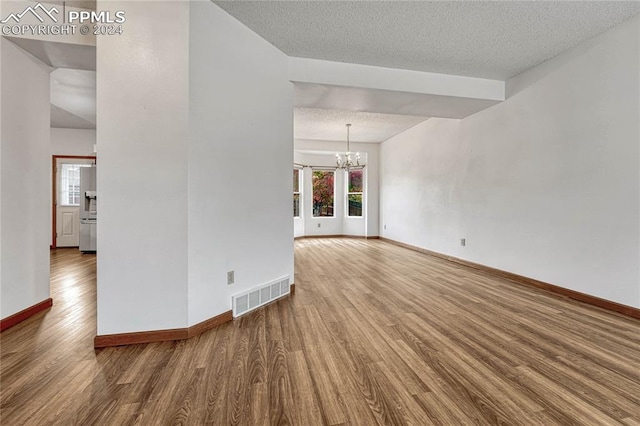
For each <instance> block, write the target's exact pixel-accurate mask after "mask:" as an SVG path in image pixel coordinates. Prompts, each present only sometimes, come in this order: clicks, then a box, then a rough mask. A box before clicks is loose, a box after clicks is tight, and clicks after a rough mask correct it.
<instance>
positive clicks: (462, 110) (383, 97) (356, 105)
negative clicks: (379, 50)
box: [294, 83, 499, 118]
mask: <svg viewBox="0 0 640 426" xmlns="http://www.w3.org/2000/svg"><path fill="white" fill-rule="evenodd" d="M294 101H295V105H296V107H302V108H322V109H332V110H344V111H360V112H375V113H382V114H399V115H413V116H418V117H441V118H464V117H467V116H469V115H471V114H474V113H476V112H478V111H481V110H483V109H485V108H488V107H490V106H492V105H495V104H497V103H499V101H493V100H488V99H472V98H460V97H455V96H438V95H428V94H424V93H409V92H399V91H392V90H381V89H369V88H362V87H345V86H334V85H328V84H315V83H295V84H294Z"/></svg>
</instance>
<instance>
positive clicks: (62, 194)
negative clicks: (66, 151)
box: [58, 162, 91, 207]
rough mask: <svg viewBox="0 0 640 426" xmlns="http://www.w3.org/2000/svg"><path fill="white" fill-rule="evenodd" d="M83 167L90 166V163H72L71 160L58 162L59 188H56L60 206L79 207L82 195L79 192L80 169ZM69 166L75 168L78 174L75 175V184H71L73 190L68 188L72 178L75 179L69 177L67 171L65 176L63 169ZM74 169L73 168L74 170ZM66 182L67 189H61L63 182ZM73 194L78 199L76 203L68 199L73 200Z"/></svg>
mask: <svg viewBox="0 0 640 426" xmlns="http://www.w3.org/2000/svg"><path fill="white" fill-rule="evenodd" d="M83 167H91V164H84V163H73V162H69V163H66V162H65V163H60V169H61V170H60V188H59V189H58V197H59V198H60V200H59V203H60V206H61V207H79V206H80V202H81V201H82V195H81V194H80V169H82V168H83ZM71 168H75V169H76V170H77V172H78V176H77V185H73V187H74V188H73V190H70V189H69V188H70V187H71V183H72V181H73V180H76V179H69V173H68V172H67V173H66V176H65V169H67V170H68V169H71ZM74 171H75V170H74ZM65 183H66V187H67V190H63V189H62V188H63V187H64V186H65V185H64V184H65ZM75 195H77V199H78V203H77V204H74V203H72V202H71V203H70V202H69V201H73V200H72V198H75Z"/></svg>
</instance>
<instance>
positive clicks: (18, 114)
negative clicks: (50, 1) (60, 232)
mask: <svg viewBox="0 0 640 426" xmlns="http://www.w3.org/2000/svg"><path fill="white" fill-rule="evenodd" d="M0 43H1V49H0V56H1V57H2V59H1V65H0V66H1V92H2V100H1V103H2V114H1V119H0V129H1V130H0V135H1V143H0V153H1V154H0V161H1V167H0V200H2V201H1V205H0V206H1V210H2V211H1V213H0V224H1V231H0V246H2V247H3V248H4V249H3V250H2V252H1V254H0V281H1V288H0V294H1V295H2V297H1V299H2V302H1V303H0V317H1V318H6V317H8V316H10V315H13V314H15V313H16V312H19V311H21V310H23V309H25V308H27V307H29V306H32V305H35V304H37V303H39V302H42V301H43V300H46V299H47V298H48V297H49V236H50V233H49V215H50V213H49V212H50V206H49V204H48V203H49V193H50V187H49V186H48V183H49V179H50V177H49V176H50V175H49V170H50V166H49V164H50V161H51V160H50V158H51V157H50V156H49V69H48V68H47V67H46V66H45V65H44V64H42V63H41V62H40V61H38V60H37V59H34V58H33V57H31V56H30V55H28V54H26V53H25V52H24V51H22V50H21V49H19V48H18V47H16V46H15V45H14V44H12V43H10V42H9V41H7V40H6V39H5V38H4V37H0Z"/></svg>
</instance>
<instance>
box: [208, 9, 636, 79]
mask: <svg viewBox="0 0 640 426" xmlns="http://www.w3.org/2000/svg"><path fill="white" fill-rule="evenodd" d="M214 3H216V4H218V5H219V6H220V7H222V8H223V9H225V10H226V11H227V12H228V13H230V14H231V15H233V16H234V17H235V18H236V19H238V20H239V21H241V22H242V23H244V24H245V25H247V26H248V27H249V28H251V29H252V30H254V31H255V32H256V33H258V34H259V35H260V36H262V37H263V38H265V39H266V40H268V41H269V42H271V43H272V44H273V45H274V46H276V47H277V48H278V49H280V50H282V51H283V52H284V53H286V54H287V55H289V56H297V57H303V58H314V59H324V60H330V61H338V62H348V63H357V64H366V65H376V66H382V67H390V68H401V69H410V70H418V71H429V72H437V73H445V74H454V75H463V76H473V77H483V78H491V79H499V80H505V79H507V78H509V77H512V76H514V75H517V74H519V73H521V72H523V71H525V70H527V69H529V68H532V67H533V66H535V65H538V64H540V63H542V62H544V61H546V60H548V59H550V58H552V57H554V56H557V55H558V54H560V53H562V52H563V51H565V50H567V49H569V48H571V47H573V46H575V45H577V44H579V43H580V42H582V41H584V40H586V39H589V38H591V37H594V36H595V35H597V34H599V33H602V32H604V31H605V30H607V29H609V28H612V27H614V26H615V25H617V24H618V23H620V22H622V21H624V20H626V19H628V18H630V17H632V16H634V15H637V14H639V13H640V2H636V1H513V2H511V1H495V2H492V1H214Z"/></svg>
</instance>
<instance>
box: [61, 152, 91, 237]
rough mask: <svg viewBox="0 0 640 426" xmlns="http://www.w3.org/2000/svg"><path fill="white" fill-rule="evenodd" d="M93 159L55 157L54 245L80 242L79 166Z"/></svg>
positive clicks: (84, 165) (86, 165) (83, 165)
mask: <svg viewBox="0 0 640 426" xmlns="http://www.w3.org/2000/svg"><path fill="white" fill-rule="evenodd" d="M92 163H93V160H82V159H74V158H58V159H56V247H78V245H79V244H80V202H81V201H82V199H81V197H80V168H81V167H90V166H91V164H92Z"/></svg>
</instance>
